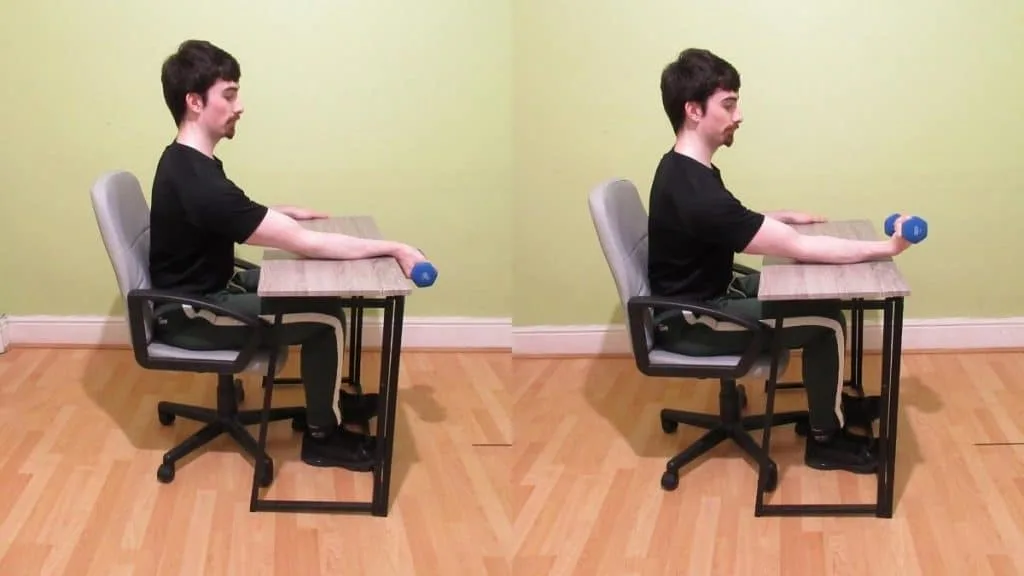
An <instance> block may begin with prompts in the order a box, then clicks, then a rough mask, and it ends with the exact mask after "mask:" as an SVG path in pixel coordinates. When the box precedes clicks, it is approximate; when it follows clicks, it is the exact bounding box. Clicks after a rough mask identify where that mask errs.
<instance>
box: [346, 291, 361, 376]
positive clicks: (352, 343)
mask: <svg viewBox="0 0 1024 576" xmlns="http://www.w3.org/2000/svg"><path fill="white" fill-rule="evenodd" d="M351 310H352V313H351V317H352V328H351V331H352V334H351V337H350V338H349V349H348V382H349V384H351V386H352V387H353V388H354V389H355V390H356V392H359V393H360V394H361V393H362V391H363V387H362V380H361V374H362V371H361V370H360V368H361V364H362V358H363V310H364V309H363V307H362V306H353V307H352V309H351Z"/></svg>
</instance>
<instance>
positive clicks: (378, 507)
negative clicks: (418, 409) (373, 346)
mask: <svg viewBox="0 0 1024 576" xmlns="http://www.w3.org/2000/svg"><path fill="white" fill-rule="evenodd" d="M404 317H405V297H404V296H395V297H389V298H388V302H387V304H385V306H384V331H383V332H384V334H383V338H382V341H381V358H380V362H381V366H380V397H381V399H382V400H383V403H382V408H383V413H380V414H378V416H377V467H376V468H375V469H374V472H373V482H374V484H373V505H372V514H373V515H374V516H387V515H388V501H389V499H390V497H391V463H392V459H393V456H394V445H395V419H396V412H397V408H398V376H399V360H400V359H401V355H402V327H403V324H404V323H405V322H404Z"/></svg>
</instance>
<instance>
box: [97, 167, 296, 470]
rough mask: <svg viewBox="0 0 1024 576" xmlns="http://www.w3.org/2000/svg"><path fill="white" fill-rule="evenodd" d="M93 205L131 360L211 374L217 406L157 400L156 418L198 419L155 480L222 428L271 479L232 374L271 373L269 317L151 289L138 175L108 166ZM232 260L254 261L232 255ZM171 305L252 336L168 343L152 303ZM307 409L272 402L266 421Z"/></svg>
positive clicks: (253, 414)
mask: <svg viewBox="0 0 1024 576" xmlns="http://www.w3.org/2000/svg"><path fill="white" fill-rule="evenodd" d="M91 195H92V206H93V211H94V213H95V215H96V221H97V224H98V225H99V230H100V235H101V236H102V238H103V244H104V246H105V247H106V250H107V255H108V256H109V257H110V263H111V265H112V266H113V268H114V275H115V277H116V279H117V285H118V288H119V290H120V293H121V297H122V298H123V300H124V303H125V305H126V313H127V319H128V329H129V332H130V334H131V345H132V350H133V351H134V354H135V360H136V362H137V363H138V364H139V365H140V366H142V367H143V368H146V369H150V370H172V371H184V372H196V373H208V374H216V375H217V407H216V408H205V407H201V406H190V405H186V404H178V403H175V402H163V401H162V402H159V403H158V404H157V416H158V418H159V420H160V423H161V424H163V425H165V426H169V425H171V424H172V423H173V422H174V419H175V417H177V416H181V417H182V418H188V419H190V420H196V421H199V422H202V423H205V424H206V426H204V427H203V428H201V429H200V430H199V431H197V432H196V433H195V434H193V435H191V436H190V437H188V438H187V439H185V440H184V441H183V442H181V443H180V444H179V445H178V446H175V447H174V448H171V449H170V450H168V451H167V452H166V453H165V454H164V458H163V463H162V464H161V465H160V467H159V468H158V469H157V479H158V480H159V481H160V482H164V483H168V482H171V481H173V480H174V472H175V464H176V463H177V461H178V460H180V459H181V458H183V457H185V456H187V455H188V454H190V453H192V452H194V451H195V450H197V449H199V448H200V447H202V446H203V445H205V444H206V443H208V442H210V441H211V440H213V439H214V438H217V437H218V436H220V435H221V434H228V435H229V436H231V437H232V438H234V440H235V441H236V442H237V443H238V444H239V445H240V446H241V447H242V449H243V450H244V451H245V452H246V453H247V454H248V455H249V456H250V457H251V458H252V459H253V462H257V458H262V459H263V460H264V462H265V465H264V467H263V472H264V473H263V474H262V476H261V477H260V479H259V480H260V484H261V485H262V486H269V485H270V483H271V482H272V481H273V477H274V467H273V461H272V460H271V458H270V456H268V455H267V454H266V452H263V451H261V450H260V449H259V446H258V445H257V442H256V439H255V438H253V436H252V435H251V434H249V432H248V431H247V430H246V429H245V426H251V425H256V424H259V423H260V420H261V411H260V410H247V411H239V403H240V402H241V401H242V400H243V398H244V394H243V393H242V386H241V380H238V379H236V378H235V376H236V375H240V374H242V373H244V372H249V373H257V374H260V375H261V376H262V377H263V382H264V385H266V384H267V380H268V379H270V378H273V377H274V375H271V374H268V368H269V367H270V366H269V364H270V363H269V360H270V355H269V353H268V348H267V346H266V345H265V344H264V343H265V342H266V341H267V340H269V339H270V337H271V332H270V324H269V323H268V322H266V321H265V320H263V319H260V318H256V317H248V316H245V315H243V314H239V313H238V312H235V311H233V310H229V309H227V308H224V307H222V306H220V305H218V304H216V303H215V302H211V301H208V300H206V299H204V298H202V297H196V296H192V295H183V294H177V293H172V292H168V291H163V290H156V289H153V288H152V287H151V286H152V285H151V283H150V277H149V229H150V225H149V206H148V205H147V204H146V199H145V197H144V196H143V195H142V188H141V187H140V185H139V181H138V179H137V178H136V177H135V176H134V175H133V174H131V173H129V172H124V171H115V172H109V173H106V174H103V175H102V176H100V178H98V179H97V180H96V182H95V183H94V184H93V186H92V189H91ZM235 263H236V266H238V267H247V268H248V267H253V266H254V265H252V264H250V263H248V262H245V261H244V260H241V259H236V261H235ZM163 304H178V305H186V306H193V307H195V308H196V309H201V308H203V309H206V310H209V311H211V312H213V313H214V314H216V315H218V316H224V317H229V318H232V319H233V320H235V321H237V322H238V323H240V324H243V325H245V326H248V327H250V328H251V329H252V337H251V338H250V340H249V341H248V342H247V343H246V344H245V346H244V347H243V348H241V349H239V350H212V351H195V350H186V349H183V348H177V347H174V346H170V345H168V344H165V343H163V342H160V341H159V340H158V339H155V338H154V324H155V322H156V321H157V320H158V319H157V318H156V317H155V316H154V310H155V307H156V306H160V305H163ZM287 351H288V349H287V347H281V348H280V350H279V351H278V357H277V362H276V370H275V372H277V371H278V370H280V368H281V367H282V366H284V364H285V362H286V360H287ZM305 417H306V410H305V408H303V407H294V408H272V409H271V410H270V421H277V420H288V419H291V420H292V428H293V429H295V430H302V429H304V428H305Z"/></svg>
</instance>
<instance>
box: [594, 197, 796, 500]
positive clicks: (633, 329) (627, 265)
mask: <svg viewBox="0 0 1024 576" xmlns="http://www.w3.org/2000/svg"><path fill="white" fill-rule="evenodd" d="M589 205H590V215H591V219H592V220H593V224H594V228H595V230H596V232H597V237H598V241H599V242H600V244H601V249H602V251H603V252H604V256H605V259H606V260H607V263H608V268H609V270H610V271H611V274H612V278H613V279H614V281H615V286H616V289H617V291H618V295H619V299H620V301H621V305H622V308H623V310H624V312H625V313H626V331H627V334H628V336H629V340H630V346H631V348H632V352H633V357H634V360H635V362H636V366H637V368H638V369H639V370H640V371H641V372H642V373H643V374H645V375H647V376H652V377H668V378H696V379H709V378H714V379H718V380H719V388H720V391H719V413H718V415H717V416H715V415H712V414H704V413H696V412H684V411H682V410H675V409H671V408H663V409H662V410H661V427H662V430H664V432H665V433H666V434H671V433H673V432H675V431H676V429H677V428H678V427H679V424H689V425H691V426H697V427H699V428H703V429H706V430H708V432H706V433H705V434H704V435H703V436H701V437H700V438H699V439H698V440H697V441H696V442H694V443H693V444H692V445H690V446H689V447H687V448H686V449H685V450H683V451H682V452H680V453H679V454H677V455H676V456H675V457H673V458H672V459H670V460H669V461H668V463H667V465H666V467H665V472H664V474H663V475H662V478H661V485H662V488H664V489H665V490H669V491H671V490H675V489H676V487H678V485H679V470H680V469H681V468H683V467H684V466H686V465H687V464H688V463H690V462H692V461H694V460H696V459H697V458H699V457H700V456H701V455H703V454H704V453H705V452H707V451H708V450H710V449H711V448H714V447H715V446H717V445H718V444H719V443H721V442H722V441H724V440H726V439H732V440H733V441H734V442H735V443H736V444H738V445H739V446H740V448H742V449H743V451H744V452H745V453H746V454H748V455H749V456H750V457H752V458H753V459H754V460H755V461H756V462H757V464H758V466H759V469H760V472H761V473H762V474H763V475H764V476H762V477H761V479H762V480H763V481H764V483H765V484H764V486H765V490H766V491H772V490H774V489H775V487H776V485H777V483H778V468H777V466H776V465H775V462H774V461H772V459H771V458H770V457H769V456H768V452H767V450H765V449H764V448H762V447H761V446H760V445H759V444H758V443H757V442H756V441H755V440H754V438H753V437H752V436H751V434H750V432H748V431H749V430H753V429H758V428H761V429H763V428H764V426H765V420H766V418H765V416H764V415H755V416H742V415H741V411H742V410H743V409H744V408H746V404H747V396H746V390H745V389H744V387H743V386H742V385H738V384H737V383H736V381H737V380H738V379H740V378H765V379H771V378H778V375H780V374H782V373H783V372H784V371H785V369H786V366H787V364H788V361H789V353H788V351H786V350H782V351H781V352H780V354H779V357H778V364H777V368H776V372H775V374H774V375H773V374H772V361H771V356H770V355H769V354H765V353H763V352H762V350H764V349H765V347H764V344H765V343H766V342H769V341H770V340H768V339H769V338H770V333H771V329H770V327H769V326H767V325H765V324H763V323H761V322H756V321H751V320H748V319H745V318H739V317H735V316H732V315H729V314H726V313H724V312H722V311H720V310H717V309H715V308H713V307H710V306H707V305H701V304H697V303H687V302H680V301H676V300H672V299H669V298H659V297H653V296H651V293H650V285H649V283H648V276H647V251H648V237H647V211H646V209H645V208H644V205H643V204H642V203H641V201H640V195H639V193H638V192H637V189H636V187H635V186H634V185H633V183H632V182H630V181H628V180H610V181H607V182H603V183H601V184H600V185H598V186H597V187H595V188H594V189H593V190H592V191H591V193H590V196H589ZM751 271H752V269H751V268H748V267H745V266H742V265H737V266H736V267H735V273H739V274H748V273H750V272H751ZM656 313H657V314H658V315H659V316H660V315H662V314H668V315H671V314H686V315H692V316H709V317H711V318H714V319H715V320H717V321H719V322H729V323H732V324H733V325H734V327H735V326H739V327H742V328H744V329H747V330H750V331H752V332H754V338H753V341H752V343H751V345H750V346H749V347H748V349H747V350H746V351H744V352H743V354H741V355H723V356H684V355H681V354H675V353H672V352H668V351H665V350H660V349H658V348H656V347H655V345H654V326H655V325H656V324H657V323H658V322H657V317H656V316H655V314H656ZM766 381H769V380H766ZM806 421H807V412H806V411H802V412H781V413H776V414H773V415H772V417H771V419H770V421H769V423H770V424H771V425H772V426H780V425H785V424H791V423H793V424H797V425H798V427H800V426H801V425H804V426H806Z"/></svg>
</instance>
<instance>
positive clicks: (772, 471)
mask: <svg viewBox="0 0 1024 576" xmlns="http://www.w3.org/2000/svg"><path fill="white" fill-rule="evenodd" d="M765 474H766V476H765V479H764V491H765V492H774V491H775V488H777V487H778V485H779V467H778V466H776V465H775V463H774V462H772V465H771V466H769V467H768V471H767V472H765Z"/></svg>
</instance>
